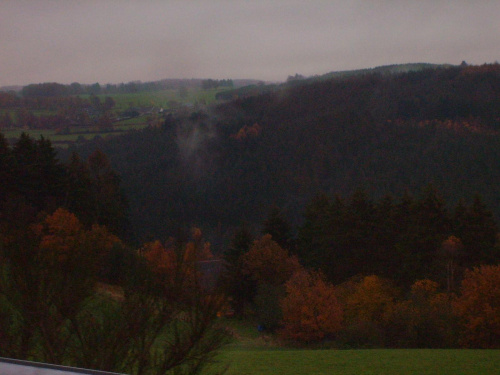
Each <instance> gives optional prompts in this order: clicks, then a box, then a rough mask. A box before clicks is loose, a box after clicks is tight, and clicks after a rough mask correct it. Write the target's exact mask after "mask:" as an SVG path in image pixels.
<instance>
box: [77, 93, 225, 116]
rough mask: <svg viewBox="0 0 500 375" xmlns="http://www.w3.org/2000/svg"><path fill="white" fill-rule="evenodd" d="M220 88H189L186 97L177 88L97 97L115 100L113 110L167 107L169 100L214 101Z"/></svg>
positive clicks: (208, 102) (209, 102)
mask: <svg viewBox="0 0 500 375" xmlns="http://www.w3.org/2000/svg"><path fill="white" fill-rule="evenodd" d="M219 91H224V89H222V88H217V89H208V90H203V89H201V88H199V89H195V88H189V89H188V91H187V96H186V97H184V98H183V97H181V96H180V93H179V90H178V89H169V90H159V91H147V92H137V93H124V94H109V95H107V94H100V95H98V97H99V98H100V99H101V100H102V101H103V100H105V98H106V96H110V97H112V98H113V100H114V101H115V108H114V109H115V110H116V111H122V110H125V109H127V108H129V107H131V106H132V107H162V108H165V109H167V108H169V102H172V101H175V102H178V103H182V104H188V103H191V104H194V103H196V102H200V103H201V102H203V103H205V104H211V103H213V102H214V101H215V95H216V94H217V93H218V92H219ZM81 97H82V98H88V97H89V95H81Z"/></svg>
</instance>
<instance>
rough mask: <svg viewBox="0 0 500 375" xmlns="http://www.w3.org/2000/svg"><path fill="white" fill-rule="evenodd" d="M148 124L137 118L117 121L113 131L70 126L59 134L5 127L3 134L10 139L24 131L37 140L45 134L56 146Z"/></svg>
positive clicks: (49, 130) (113, 134) (42, 130)
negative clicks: (122, 121) (124, 121)
mask: <svg viewBox="0 0 500 375" xmlns="http://www.w3.org/2000/svg"><path fill="white" fill-rule="evenodd" d="M146 126H147V124H146V123H145V122H144V123H139V122H138V120H137V119H135V122H132V121H130V122H129V123H128V124H122V123H117V124H116V125H115V126H114V128H113V131H112V132H102V131H97V130H95V128H85V127H70V133H69V134H59V133H58V132H57V131H56V130H54V129H3V130H2V134H3V135H4V136H5V138H7V139H9V140H16V139H18V138H19V137H20V136H21V134H22V133H26V134H29V136H30V137H32V138H33V139H35V140H37V139H40V137H41V136H43V137H44V138H46V139H49V140H50V141H51V142H52V143H53V145H54V146H56V147H67V146H68V145H69V144H70V143H75V142H84V141H86V140H91V139H94V138H95V137H103V138H105V137H108V136H109V137H113V136H116V135H119V134H123V133H126V132H128V131H131V130H134V129H141V128H144V127H146Z"/></svg>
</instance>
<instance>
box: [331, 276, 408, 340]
mask: <svg viewBox="0 0 500 375" xmlns="http://www.w3.org/2000/svg"><path fill="white" fill-rule="evenodd" d="M337 295H338V297H339V300H340V301H341V303H342V305H343V306H344V325H343V328H342V331H341V332H340V333H339V336H340V339H341V341H343V342H344V343H345V344H347V345H352V346H357V347H361V346H381V345H383V344H384V334H383V330H384V327H383V325H384V324H383V322H384V315H385V314H386V312H387V311H388V310H389V309H391V308H392V306H393V304H394V302H395V300H396V298H397V296H398V290H397V289H396V288H395V287H394V286H393V285H392V283H391V282H390V281H389V280H387V279H384V278H381V277H379V276H376V275H370V276H365V277H363V278H353V279H351V280H349V281H347V282H345V283H343V284H341V285H339V286H338V287H337Z"/></svg>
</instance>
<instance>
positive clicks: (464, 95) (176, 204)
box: [78, 64, 500, 238]
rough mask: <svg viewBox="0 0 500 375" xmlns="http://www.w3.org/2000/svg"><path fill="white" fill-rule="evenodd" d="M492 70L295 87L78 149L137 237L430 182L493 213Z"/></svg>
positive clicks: (497, 75) (495, 132)
mask: <svg viewBox="0 0 500 375" xmlns="http://www.w3.org/2000/svg"><path fill="white" fill-rule="evenodd" d="M499 131H500V67H499V65H498V64H493V65H484V66H466V65H463V66H460V67H448V68H432V69H423V70H421V71H416V72H407V73H401V74H380V73H366V74H361V75H356V76H351V77H340V78H332V79H327V80H323V81H319V82H304V83H300V82H293V84H290V83H288V84H283V85H281V86H279V87H275V88H273V90H271V91H269V92H267V93H264V94H261V95H257V96H251V97H247V98H243V99H236V100H233V101H229V102H225V103H222V104H219V105H218V106H217V107H215V108H212V109H207V110H204V111H199V112H195V113H192V114H190V115H188V116H183V117H179V116H177V117H176V116H168V117H167V118H166V119H165V123H164V126H162V127H161V128H149V129H146V130H144V131H138V132H134V133H132V134H129V135H125V136H123V137H119V138H116V139H113V140H109V141H106V142H104V141H100V142H99V143H96V144H89V145H86V146H85V147H86V149H79V150H78V151H79V152H81V153H83V154H85V153H87V154H90V153H91V152H92V150H93V149H94V148H96V147H98V148H100V149H102V150H103V152H105V154H107V155H108V156H109V158H110V160H111V162H112V164H113V166H114V168H116V170H117V171H118V172H119V174H120V175H121V177H122V181H123V187H124V189H125V191H126V194H127V196H128V198H129V200H130V207H131V221H132V224H133V227H134V228H135V230H136V231H137V234H138V236H139V238H149V237H157V236H164V237H167V236H169V235H171V234H172V233H174V232H176V231H177V230H178V229H179V227H186V228H187V227H189V226H191V225H194V224H196V225H200V226H202V227H203V228H205V232H206V233H213V234H217V235H224V234H225V233H226V232H227V233H229V232H231V228H234V227H235V226H237V225H238V224H239V223H241V222H243V221H246V222H248V223H250V224H252V223H254V224H255V223H261V222H262V220H263V218H264V217H265V216H266V215H267V213H268V211H269V209H270V207H271V206H273V205H277V206H279V207H281V208H282V209H283V211H284V212H285V213H286V214H287V217H288V218H289V219H290V220H291V222H292V223H294V224H296V223H299V222H300V221H301V220H302V219H301V217H302V216H301V215H302V212H303V210H304V207H305V205H306V204H307V203H308V202H310V200H311V199H312V197H313V196H315V195H316V194H318V193H319V192H325V193H326V194H328V195H330V196H333V195H334V194H340V195H341V196H344V197H348V196H350V195H351V194H352V193H353V191H355V190H357V189H360V188H362V189H364V190H365V191H366V193H367V194H368V196H369V197H372V198H379V197H381V196H383V195H386V194H391V195H393V196H395V197H396V198H398V197H401V195H402V194H403V193H405V192H408V193H411V194H415V195H418V194H420V192H422V190H423V189H424V188H425V187H426V186H427V185H428V184H433V186H434V187H435V188H436V189H437V190H438V191H439V192H440V193H441V194H442V195H443V196H444V197H445V198H446V201H447V202H448V203H449V204H455V203H456V202H458V201H459V200H460V199H464V200H465V201H466V202H471V201H472V199H473V197H474V196H475V194H479V195H480V196H481V197H482V199H483V200H484V202H485V203H486V205H487V206H488V207H489V208H491V209H492V210H493V212H494V213H495V215H496V216H497V217H498V216H500V199H499V197H500V191H499V187H500V184H499V182H500V155H499V150H500V147H499V146H500V142H499V141H500V136H499Z"/></svg>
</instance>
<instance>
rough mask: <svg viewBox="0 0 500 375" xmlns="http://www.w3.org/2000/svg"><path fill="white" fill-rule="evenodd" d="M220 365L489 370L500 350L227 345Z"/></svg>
mask: <svg viewBox="0 0 500 375" xmlns="http://www.w3.org/2000/svg"><path fill="white" fill-rule="evenodd" d="M219 360H220V361H221V363H220V366H221V367H223V366H224V365H229V369H228V371H227V373H226V374H227V375H236V374H238V375H260V374H262V375H264V374H266V375H267V374H273V375H285V374H286V375H305V374H315V375H335V374H338V375H360V374H363V375H426V374H428V375H431V374H432V375H436V374H443V375H448V374H449V375H492V374H498V373H499V372H500V350H460V349H449V350H448V349H442V350H441V349H435V350H434V349H369V350H368V349H367V350H285V349H268V350H262V349H255V350H239V349H227V350H225V351H223V352H222V353H221V354H220V357H219Z"/></svg>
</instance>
